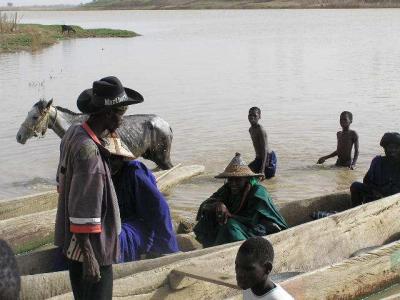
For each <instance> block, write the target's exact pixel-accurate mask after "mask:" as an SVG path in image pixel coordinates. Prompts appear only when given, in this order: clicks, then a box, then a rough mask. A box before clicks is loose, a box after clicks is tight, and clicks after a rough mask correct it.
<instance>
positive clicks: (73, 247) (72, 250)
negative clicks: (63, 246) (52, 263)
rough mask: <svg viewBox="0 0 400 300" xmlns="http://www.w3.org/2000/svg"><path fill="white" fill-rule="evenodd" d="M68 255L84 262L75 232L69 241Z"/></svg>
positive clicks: (72, 258)
mask: <svg viewBox="0 0 400 300" xmlns="http://www.w3.org/2000/svg"><path fill="white" fill-rule="evenodd" d="M66 256H67V257H68V258H69V259H71V260H75V261H80V262H83V255H82V251H81V248H80V247H79V245H78V242H77V240H76V235H75V234H74V235H72V238H71V242H70V243H69V247H68V249H67V255H66Z"/></svg>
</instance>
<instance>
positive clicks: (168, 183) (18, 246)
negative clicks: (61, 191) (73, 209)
mask: <svg viewBox="0 0 400 300" xmlns="http://www.w3.org/2000/svg"><path fill="white" fill-rule="evenodd" d="M163 172H168V171H163ZM203 172H204V166H201V165H191V166H182V167H179V168H177V169H176V170H173V172H171V173H169V174H167V175H166V176H165V177H163V178H162V179H161V180H160V181H159V182H158V183H157V184H158V186H159V189H160V191H162V192H163V193H165V192H167V191H168V190H169V189H170V188H171V187H173V186H175V185H177V184H179V183H180V182H182V181H184V180H186V179H189V178H191V177H193V176H196V175H199V174H201V173H203ZM57 195H58V194H57V193H56V192H50V193H43V194H39V195H35V196H32V197H23V198H19V199H17V200H16V205H15V206H12V203H13V200H10V201H6V202H2V206H0V212H2V213H3V214H2V215H3V217H5V216H10V215H18V216H16V217H13V218H6V219H4V220H0V238H2V239H4V240H6V241H7V242H8V243H9V245H10V246H11V248H12V249H13V250H14V252H15V253H21V252H26V251H30V250H33V249H36V248H38V247H40V246H42V245H45V244H47V243H49V242H51V241H52V239H53V235H54V223H55V214H56V209H55V208H53V209H50V210H44V211H42V209H43V207H45V208H46V209H48V208H49V207H52V206H54V207H55V206H56V202H57ZM36 201H37V202H36ZM27 211H30V212H32V211H35V212H34V213H30V214H27V215H24V214H23V213H25V212H27ZM21 214H22V215H21Z"/></svg>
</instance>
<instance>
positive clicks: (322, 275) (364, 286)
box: [189, 241, 400, 300]
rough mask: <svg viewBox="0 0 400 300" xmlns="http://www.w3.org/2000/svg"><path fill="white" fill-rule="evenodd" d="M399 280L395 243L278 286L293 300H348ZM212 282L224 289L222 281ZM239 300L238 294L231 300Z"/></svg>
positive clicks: (398, 250)
mask: <svg viewBox="0 0 400 300" xmlns="http://www.w3.org/2000/svg"><path fill="white" fill-rule="evenodd" d="M189 276H192V274H189ZM204 280H209V278H204ZM399 280H400V242H399V241H397V242H393V243H390V244H388V245H385V246H383V247H378V248H376V249H374V250H371V251H367V252H366V253H363V254H361V255H359V256H355V257H352V258H350V259H346V260H344V261H342V262H340V263H337V264H333V265H330V266H326V267H323V268H320V269H317V270H314V271H311V272H308V273H304V274H301V275H298V276H295V277H293V278H289V279H287V280H284V281H283V282H280V285H281V286H282V287H283V288H284V289H285V290H286V291H288V292H289V293H290V294H291V295H292V296H293V297H294V298H295V299H296V300H320V299H341V300H350V299H361V298H363V297H366V296H368V295H370V294H373V293H377V292H379V291H382V290H383V289H385V288H387V287H389V286H391V285H393V284H395V283H398V282H399ZM209 281H211V280H209ZM214 282H215V283H217V284H220V285H227V283H226V282H224V281H221V280H217V281H215V280H214ZM240 299H242V296H241V293H240V294H238V296H236V297H233V298H232V299H230V300H240ZM385 299H386V298H385ZM396 299H397V298H396Z"/></svg>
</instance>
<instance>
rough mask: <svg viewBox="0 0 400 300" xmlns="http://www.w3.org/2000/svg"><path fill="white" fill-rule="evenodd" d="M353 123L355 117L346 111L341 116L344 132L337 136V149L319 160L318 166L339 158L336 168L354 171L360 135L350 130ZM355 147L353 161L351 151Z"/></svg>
mask: <svg viewBox="0 0 400 300" xmlns="http://www.w3.org/2000/svg"><path fill="white" fill-rule="evenodd" d="M352 122H353V115H352V113H351V112H349V111H344V112H342V113H341V114H340V126H342V131H339V132H338V133H337V134H336V135H337V148H336V151H334V152H332V153H331V154H329V155H327V156H322V157H321V158H320V159H318V162H317V163H318V164H323V163H324V162H325V160H327V159H328V158H331V157H335V156H337V157H338V159H337V160H336V166H340V167H349V168H350V169H351V170H353V169H354V167H355V165H356V163H357V158H358V134H357V132H355V131H354V130H350V124H351V123H352ZM353 145H354V157H353V160H351V150H352V148H353Z"/></svg>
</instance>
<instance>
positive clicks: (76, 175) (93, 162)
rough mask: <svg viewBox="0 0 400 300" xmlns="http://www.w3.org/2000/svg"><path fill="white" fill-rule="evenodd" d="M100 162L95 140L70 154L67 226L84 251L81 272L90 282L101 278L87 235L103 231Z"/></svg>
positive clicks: (101, 167)
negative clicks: (70, 169) (71, 162)
mask: <svg viewBox="0 0 400 300" xmlns="http://www.w3.org/2000/svg"><path fill="white" fill-rule="evenodd" d="M103 166H104V165H103V161H102V158H101V156H100V153H99V151H98V148H97V146H96V145H95V144H94V142H92V141H86V142H84V143H82V145H81V146H80V149H79V150H78V151H77V153H76V154H75V155H74V158H73V166H72V168H73V175H72V179H71V184H70V192H69V201H68V213H69V221H70V228H69V230H70V232H71V233H72V234H74V235H75V236H76V239H77V241H76V242H77V243H78V245H79V248H80V250H81V253H82V255H83V276H84V279H85V280H87V281H89V282H97V281H99V280H100V268H99V264H98V261H97V259H96V257H95V254H94V250H93V247H92V245H91V243H90V237H91V235H95V234H100V233H101V232H102V224H101V211H102V203H103V193H104V180H103V177H104V176H105V175H104V169H103V168H104V167H103Z"/></svg>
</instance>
